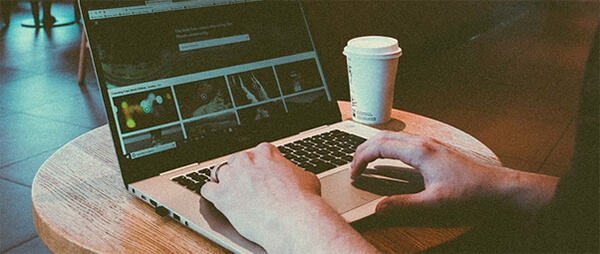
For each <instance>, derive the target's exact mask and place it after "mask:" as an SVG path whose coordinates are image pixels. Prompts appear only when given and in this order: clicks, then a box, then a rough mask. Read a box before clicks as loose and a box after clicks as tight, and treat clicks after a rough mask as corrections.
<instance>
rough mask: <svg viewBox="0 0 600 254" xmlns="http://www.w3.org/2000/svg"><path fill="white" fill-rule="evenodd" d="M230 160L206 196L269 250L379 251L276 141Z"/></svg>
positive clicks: (206, 189) (241, 230)
mask: <svg viewBox="0 0 600 254" xmlns="http://www.w3.org/2000/svg"><path fill="white" fill-rule="evenodd" d="M227 162H228V163H227V164H226V165H224V166H221V167H220V169H219V172H218V179H219V182H218V183H214V182H209V183H206V184H205V185H204V186H203V187H202V190H201V193H202V196H203V197H205V198H206V199H207V200H209V201H211V202H212V203H213V204H214V205H215V207H216V208H217V209H218V210H219V211H221V212H222V213H223V214H224V215H225V216H226V217H227V218H228V219H229V221H230V222H231V224H232V225H233V227H234V228H235V229H236V230H238V232H239V233H240V234H242V235H243V236H245V237H246V238H248V239H250V240H252V241H254V242H256V243H257V244H259V245H261V246H263V248H265V249H266V250H267V251H268V252H276V253H290V252H312V253H314V252H315V251H317V252H330V251H331V252H340V251H341V252H348V250H354V251H360V252H374V251H375V249H374V248H373V247H372V246H370V245H369V244H368V243H367V242H366V241H365V240H364V239H362V237H361V236H360V235H359V234H358V233H357V232H356V231H354V230H353V229H352V228H351V227H350V226H349V225H348V224H347V223H346V222H345V221H344V220H343V219H342V218H341V217H340V216H339V215H338V214H337V212H335V211H334V210H333V209H332V208H331V207H329V206H328V205H327V204H326V203H325V201H324V200H323V199H322V198H321V197H320V189H321V185H320V181H319V179H317V177H316V176H315V175H314V174H313V173H310V172H308V171H304V170H303V169H301V168H299V167H297V166H296V165H294V164H293V163H292V162H290V161H289V160H287V159H286V158H285V157H283V155H281V153H280V152H279V150H277V148H276V147H275V146H273V145H271V144H267V143H262V144H260V145H258V146H257V147H256V148H254V149H251V150H248V151H244V152H241V153H237V154H235V155H233V156H231V157H230V158H229V159H228V161H227ZM336 242H338V244H336Z"/></svg>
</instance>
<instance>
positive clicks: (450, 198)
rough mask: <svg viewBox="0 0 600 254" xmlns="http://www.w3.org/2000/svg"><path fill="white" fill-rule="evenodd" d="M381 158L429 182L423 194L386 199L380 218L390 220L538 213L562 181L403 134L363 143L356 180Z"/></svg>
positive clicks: (354, 169) (358, 152)
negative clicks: (499, 209)
mask: <svg viewBox="0 0 600 254" xmlns="http://www.w3.org/2000/svg"><path fill="white" fill-rule="evenodd" d="M377 158H392V159H399V160H401V161H403V162H404V163H406V164H408V165H410V166H412V167H414V168H416V169H418V170H420V171H421V174H422V175H423V178H424V181H425V190H424V191H421V192H419V193H415V194H405V195H394V196H391V197H388V198H386V199H384V200H383V201H382V202H381V203H380V204H379V205H378V207H377V214H378V215H385V216H394V217H396V216H400V215H407V214H412V215H414V214H437V215H439V214H443V213H439V212H440V211H443V212H448V211H457V210H460V211H461V212H465V211H467V210H471V211H472V210H473V209H475V210H482V209H483V210H485V208H489V209H494V208H493V207H496V206H495V205H506V206H507V207H509V206H512V207H516V208H517V209H519V210H521V211H527V212H534V211H536V210H537V209H539V208H540V207H541V206H543V205H545V204H546V203H547V202H548V201H549V200H550V199H551V198H552V196H553V193H554V189H555V187H556V183H557V181H558V179H557V178H555V177H549V176H544V175H538V174H531V173H525V172H521V171H516V170H511V169H508V168H502V167H496V166H491V165H485V164H482V163H480V162H477V161H475V160H473V159H471V158H469V157H468V156H466V155H464V154H462V153H460V152H458V151H457V150H455V149H453V148H451V147H450V146H448V145H446V144H443V143H441V142H439V141H437V140H435V139H431V138H426V137H420V136H415V135H411V134H407V133H403V132H382V133H379V134H377V135H376V136H374V137H372V138H370V139H369V140H367V141H366V142H365V143H363V144H362V145H360V146H359V147H358V148H357V150H356V153H355V155H354V160H353V162H352V177H354V178H356V177H358V176H359V175H360V174H361V173H362V172H363V171H364V170H365V167H366V166H367V164H368V163H369V162H371V161H373V160H375V159H377ZM482 206H486V207H482ZM436 211H437V212H438V213H436Z"/></svg>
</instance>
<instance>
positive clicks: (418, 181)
mask: <svg viewBox="0 0 600 254" xmlns="http://www.w3.org/2000/svg"><path fill="white" fill-rule="evenodd" d="M352 185H353V186H354V187H356V188H359V189H361V190H365V191H368V192H371V193H375V194H377V195H382V196H392V195H397V194H409V193H417V192H420V191H422V190H424V189H425V183H424V181H423V176H422V175H421V173H420V172H419V171H418V170H416V169H413V168H403V167H397V166H385V165H379V166H375V167H374V168H367V169H366V170H365V171H364V172H363V174H362V175H361V176H360V177H358V178H357V179H355V180H354V181H353V182H352Z"/></svg>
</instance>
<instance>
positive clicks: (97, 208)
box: [32, 101, 500, 253]
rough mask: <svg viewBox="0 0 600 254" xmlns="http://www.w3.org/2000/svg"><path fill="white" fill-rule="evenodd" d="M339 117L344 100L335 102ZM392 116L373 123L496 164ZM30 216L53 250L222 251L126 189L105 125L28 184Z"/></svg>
mask: <svg viewBox="0 0 600 254" xmlns="http://www.w3.org/2000/svg"><path fill="white" fill-rule="evenodd" d="M339 106H340V110H341V112H342V116H343V119H350V118H351V116H350V105H349V103H348V102H342V101H341V102H339ZM392 114H393V115H392V117H393V120H392V121H390V122H389V123H387V124H384V125H381V126H376V127H377V128H381V129H388V130H396V131H400V130H403V131H406V132H410V133H416V134H421V135H425V136H430V137H433V138H436V139H438V140H441V141H443V142H446V143H448V144H451V145H452V146H454V147H456V148H458V149H460V150H462V151H464V152H465V153H467V154H469V155H471V156H472V157H474V158H476V159H478V160H481V161H485V162H486V163H489V164H493V165H500V162H499V160H498V158H497V156H496V155H495V154H494V153H493V152H492V151H491V150H490V149H489V148H487V147H486V146H485V145H483V144H482V143H481V142H479V141H478V140H477V139H475V138H473V137H472V136H470V135H468V134H466V133H464V132H462V131H460V130H458V129H456V128H453V127H451V126H449V125H447V124H444V123H441V122H438V121H435V120H432V119H429V118H426V117H423V116H419V115H416V114H411V113H407V112H404V111H401V110H394V111H393V113H392ZM32 206H33V219H34V223H35V226H36V229H37V232H38V234H39V236H40V238H41V239H42V240H43V241H44V242H45V243H46V245H47V246H48V247H49V248H50V250H52V251H53V252H57V253H86V252H100V253H165V252H194V253H216V252H218V253H222V252H226V250H225V249H224V248H222V247H220V246H219V245H217V244H215V243H213V242H211V241H210V240H208V239H206V238H204V237H202V236H201V235H199V234H196V233H195V232H193V231H191V230H189V229H187V228H186V227H184V226H183V225H181V224H179V223H177V222H175V221H174V220H172V219H170V218H169V217H164V218H163V217H160V216H158V215H156V213H155V212H154V209H152V208H151V207H150V206H148V205H146V204H145V203H143V202H142V201H141V200H139V199H137V198H135V197H134V196H133V195H131V194H129V193H128V192H127V191H126V189H125V187H124V185H123V181H122V180H121V175H120V172H119V166H118V164H117V158H116V155H115V150H114V146H113V143H112V140H111V135H110V132H109V129H108V126H107V125H104V126H101V127H99V128H97V129H94V130H92V131H90V132H88V133H86V134H84V135H82V136H80V137H78V138H76V139H75V140H73V141H71V142H69V143H68V144H66V145H65V146H63V147H62V148H60V149H59V150H58V151H56V152H55V153H54V154H53V155H52V156H51V157H50V158H49V159H48V160H47V161H46V162H45V163H44V164H43V165H42V166H41V168H40V170H39V171H38V173H37V175H36V177H35V180H34V182H33V186H32ZM468 229H469V227H466V226H461V227H427V226H426V227H388V228H371V229H367V230H366V231H364V232H362V234H363V235H364V236H365V237H366V238H367V240H369V241H371V242H372V243H373V244H374V245H375V246H377V247H379V248H380V249H381V250H383V251H386V252H395V253H399V252H417V251H421V250H424V249H427V248H430V247H433V246H436V245H438V244H440V243H443V242H446V241H448V240H451V239H453V238H455V237H457V236H459V235H461V234H463V233H464V232H465V231H467V230H468Z"/></svg>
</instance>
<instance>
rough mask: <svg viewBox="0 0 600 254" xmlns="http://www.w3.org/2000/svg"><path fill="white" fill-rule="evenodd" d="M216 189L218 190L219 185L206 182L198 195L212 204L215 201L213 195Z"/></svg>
mask: <svg viewBox="0 0 600 254" xmlns="http://www.w3.org/2000/svg"><path fill="white" fill-rule="evenodd" d="M217 188H219V185H218V184H217V183H213V182H207V183H205V184H204V185H203V186H202V188H201V189H200V194H201V195H202V197H204V198H205V199H207V200H208V201H210V202H213V201H214V200H216V197H215V196H216V194H215V193H216V189H217Z"/></svg>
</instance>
